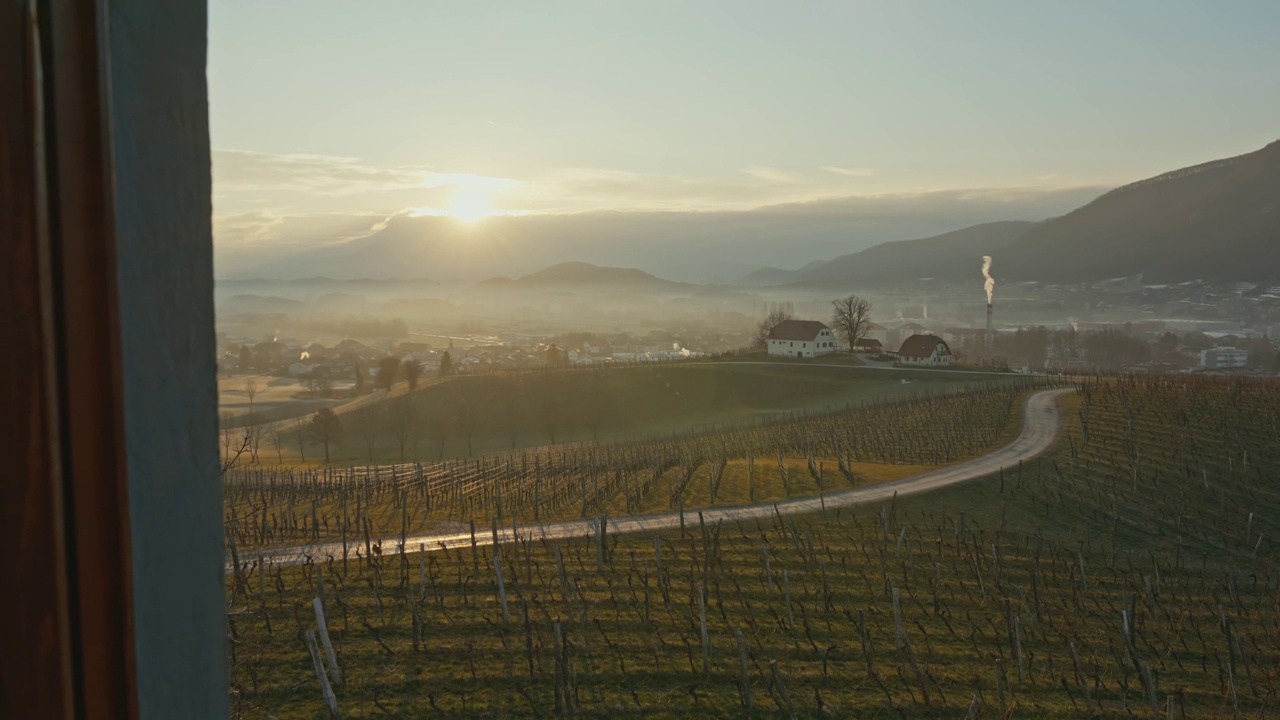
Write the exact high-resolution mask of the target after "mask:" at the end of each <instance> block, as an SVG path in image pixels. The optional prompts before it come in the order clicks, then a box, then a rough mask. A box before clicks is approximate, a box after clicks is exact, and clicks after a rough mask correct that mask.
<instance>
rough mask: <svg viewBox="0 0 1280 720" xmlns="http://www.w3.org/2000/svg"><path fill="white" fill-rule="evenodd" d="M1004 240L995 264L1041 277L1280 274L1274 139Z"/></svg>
mask: <svg viewBox="0 0 1280 720" xmlns="http://www.w3.org/2000/svg"><path fill="white" fill-rule="evenodd" d="M1008 250H1009V252H1008V254H1007V256H1005V257H1002V258H1001V259H1000V261H1001V266H1002V268H1003V270H1002V272H1005V273H1007V274H1010V275H1015V276H1017V277H1020V278H1026V279H1032V280H1043V281H1048V282H1085V281H1092V280H1100V279H1104V278H1108V277H1122V276H1132V275H1142V276H1143V278H1144V280H1145V281H1147V282H1153V283H1168V282H1184V281H1187V280H1210V281H1257V280H1272V279H1275V278H1277V277H1280V141H1277V142H1273V143H1271V144H1269V145H1267V146H1266V147H1264V148H1262V149H1260V150H1257V151H1254V152H1251V153H1247V154H1245V155H1239V156H1236V157H1233V158H1227V159H1224V160H1215V161H1211V162H1207V163H1202V164H1199V165H1194V166H1191V167H1187V168H1182V169H1180V170H1174V171H1172V172H1168V173H1163V174H1161V175H1157V176H1155V177H1152V178H1148V179H1146V180H1140V181H1138V182H1135V183H1131V184H1129V185H1125V186H1123V187H1120V188H1116V189H1115V190H1112V191H1110V192H1108V193H1105V194H1103V195H1102V196H1100V197H1098V198H1097V199H1096V200H1094V201H1093V202H1090V203H1088V204H1086V205H1084V206H1083V207H1080V208H1078V209H1076V210H1074V211H1072V212H1069V213H1067V214H1066V215H1063V216H1061V217H1057V218H1054V219H1052V220H1047V221H1045V222H1043V223H1040V224H1038V225H1037V226H1036V227H1034V228H1032V229H1031V230H1029V231H1028V232H1027V234H1026V235H1024V236H1023V237H1022V238H1020V239H1019V240H1018V241H1017V242H1016V243H1014V244H1012V245H1011V246H1010V247H1009V249H1008Z"/></svg>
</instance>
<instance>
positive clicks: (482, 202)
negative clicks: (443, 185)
mask: <svg viewBox="0 0 1280 720" xmlns="http://www.w3.org/2000/svg"><path fill="white" fill-rule="evenodd" d="M449 214H450V215H451V216H453V217H454V218H456V219H458V220H461V221H462V222H464V223H472V222H475V221H477V220H479V219H481V218H483V217H485V216H487V215H488V214H489V200H488V198H486V197H485V194H484V192H483V191H482V190H480V189H479V188H474V187H464V188H458V191H457V192H455V193H454V194H453V202H452V204H450V206H449Z"/></svg>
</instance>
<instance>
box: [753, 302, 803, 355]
mask: <svg viewBox="0 0 1280 720" xmlns="http://www.w3.org/2000/svg"><path fill="white" fill-rule="evenodd" d="M793 319H795V316H794V315H792V314H791V311H790V310H787V309H786V308H781V307H775V308H773V309H772V310H770V311H769V314H768V315H765V316H764V319H763V320H761V321H760V324H759V325H757V326H756V334H755V335H754V336H753V337H752V338H751V346H752V347H754V348H763V347H765V346H767V345H768V344H769V333H771V332H773V329H774V328H775V327H777V326H778V324H779V323H782V322H785V321H787V320H793Z"/></svg>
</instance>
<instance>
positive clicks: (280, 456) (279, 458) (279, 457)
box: [271, 430, 284, 465]
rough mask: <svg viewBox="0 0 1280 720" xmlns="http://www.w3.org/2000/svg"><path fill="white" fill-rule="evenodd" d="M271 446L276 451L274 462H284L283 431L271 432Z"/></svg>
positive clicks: (281, 463)
mask: <svg viewBox="0 0 1280 720" xmlns="http://www.w3.org/2000/svg"><path fill="white" fill-rule="evenodd" d="M271 447H273V448H275V451H276V462H277V463H278V464H280V465H283V464H284V431H283V430H277V431H276V432H273V433H271Z"/></svg>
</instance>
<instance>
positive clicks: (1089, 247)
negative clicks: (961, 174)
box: [231, 141, 1280, 290]
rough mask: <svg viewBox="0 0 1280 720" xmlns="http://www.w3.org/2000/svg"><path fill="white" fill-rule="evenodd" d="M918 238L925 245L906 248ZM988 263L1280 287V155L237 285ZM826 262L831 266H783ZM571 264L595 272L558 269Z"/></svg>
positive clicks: (291, 270)
mask: <svg viewBox="0 0 1280 720" xmlns="http://www.w3.org/2000/svg"><path fill="white" fill-rule="evenodd" d="M1002 216H1003V217H1002ZM1044 218H1048V219H1044ZM956 228H959V229H956ZM912 237H915V238H920V239H914V240H904V239H902V238H912ZM850 249H852V250H854V251H853V252H849V251H848V250H850ZM842 250H843V251H845V252H841V251H842ZM983 255H992V256H993V257H994V258H995V274H996V275H997V277H999V278H1001V280H1002V281H1021V280H1035V281H1044V282H1061V283H1075V282H1090V281H1097V280H1104V279H1108V278H1115V277H1131V276H1137V275H1141V276H1142V277H1143V278H1144V281H1145V282H1149V283H1171V282H1181V281H1186V280H1195V279H1203V280H1210V281H1263V280H1276V279H1280V141H1277V142H1273V143H1271V144H1270V145H1267V146H1266V147H1264V148H1261V149H1259V150H1257V151H1255V152H1251V153H1248V154H1245V155H1239V156H1236V157H1232V158H1226V159H1222V160H1215V161H1212V162H1207V163H1203V164H1200V165H1195V166H1192V167H1187V168H1182V169H1179V170H1174V171H1172V172H1167V173H1164V174H1162V175H1158V176H1155V177H1152V178H1148V179H1146V180H1141V181H1138V182H1135V183H1131V184H1129V185H1125V186H1122V187H1119V188H1115V189H1113V190H1110V191H1106V192H1103V191H1102V189H1100V188H1070V189H1065V190H1058V191H1036V192H1030V191H1023V192H1018V191H1013V192H1011V191H964V192H960V191H954V192H952V191H947V192H934V193H923V194H919V195H913V196H887V197H852V198H834V199H829V200H822V201H817V202H809V203H792V204H785V205H775V206H769V207H763V208H757V209H755V210H747V211H720V212H594V213H578V214H570V215H530V216H496V217H489V218H486V219H485V220H483V221H482V222H479V223H475V224H474V225H470V226H467V225H463V224H460V223H458V222H457V221H456V220H454V219H452V218H444V217H434V216H422V217H415V216H412V215H409V214H404V213H401V214H396V215H392V216H391V217H389V218H387V219H386V220H385V221H384V222H381V223H378V224H377V225H376V226H375V227H374V228H373V230H372V232H371V233H370V234H368V235H367V236H364V237H358V238H356V239H353V240H348V241H341V242H327V243H322V244H320V245H311V244H307V243H297V244H296V245H295V246H293V248H292V249H291V250H289V251H287V252H284V253H283V254H281V253H280V252H276V253H275V255H274V256H272V257H266V258H264V259H261V260H260V261H255V260H254V259H253V258H252V257H251V256H249V257H247V258H239V262H237V263H236V266H237V267H238V268H239V270H238V271H237V272H236V273H234V274H233V275H232V276H231V277H232V278H235V277H238V278H242V279H243V278H250V277H258V278H264V277H271V278H286V279H287V278H301V277H308V276H316V275H321V276H329V277H335V278H352V277H363V278H378V277H405V276H412V277H430V278H432V279H433V280H435V281H440V282H448V281H464V282H476V281H482V280H484V282H485V284H486V285H488V286H491V287H497V286H500V285H503V284H510V283H516V284H524V285H538V284H543V285H547V284H553V283H560V284H565V283H567V284H577V285H583V284H590V283H597V284H614V285H618V284H621V285H628V286H632V287H637V288H638V287H641V286H647V287H650V288H652V289H655V290H656V289H665V290H673V289H677V287H678V283H676V282H672V280H679V281H691V282H699V283H706V282H712V283H729V284H738V285H746V286H756V287H763V286H773V285H788V284H792V283H805V284H814V283H817V284H823V283H832V284H835V283H841V282H845V281H858V282H875V283H896V282H901V281H905V280H913V279H917V278H935V279H954V280H962V279H966V278H970V277H972V276H973V274H974V272H975V268H976V267H977V264H978V263H979V262H980V259H981V256H983ZM824 256H825V257H829V258H832V259H830V260H813V261H811V262H809V263H808V264H806V265H803V266H802V267H800V268H798V269H787V268H785V267H781V266H782V265H784V264H791V263H794V262H796V261H797V260H798V259H799V260H803V259H804V258H806V257H808V258H815V257H818V258H821V257H824ZM570 259H571V260H575V261H583V262H578V263H563V262H560V261H564V260H570ZM753 260H754V261H755V262H754V263H753ZM761 260H765V261H766V263H768V264H767V266H766V267H761V265H762V264H765V263H761V262H760V261H761ZM769 261H776V264H775V263H774V262H769ZM548 266H553V267H551V268H548V269H547V270H545V271H543V272H541V273H539V272H535V271H537V270H538V269H539V268H547V267H548ZM600 266H603V267H600ZM793 267H794V265H793ZM625 268H640V269H639V270H626V269H625ZM637 273H638V274H637ZM655 275H656V276H658V277H655ZM504 276H505V277H518V278H520V279H518V280H505V279H503V277H504ZM485 278H489V280H485ZM660 278H671V279H672V280H662V279H660Z"/></svg>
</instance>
